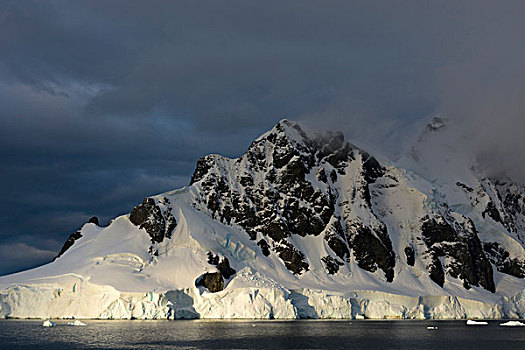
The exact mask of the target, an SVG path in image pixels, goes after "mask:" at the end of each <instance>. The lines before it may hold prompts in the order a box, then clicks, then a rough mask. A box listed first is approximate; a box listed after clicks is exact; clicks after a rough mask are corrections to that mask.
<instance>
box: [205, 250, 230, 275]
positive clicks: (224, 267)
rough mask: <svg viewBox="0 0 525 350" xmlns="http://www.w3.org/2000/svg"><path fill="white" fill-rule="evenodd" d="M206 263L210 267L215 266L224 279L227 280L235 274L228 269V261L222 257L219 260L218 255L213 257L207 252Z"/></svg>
mask: <svg viewBox="0 0 525 350" xmlns="http://www.w3.org/2000/svg"><path fill="white" fill-rule="evenodd" d="M208 263H209V264H211V265H215V266H216V267H217V269H218V270H219V272H220V274H221V275H222V276H223V277H224V278H225V279H229V278H230V277H231V276H233V275H235V273H236V272H237V271H235V270H234V269H232V268H231V267H230V262H229V261H228V258H226V257H224V258H222V259H220V257H219V256H218V255H214V254H213V253H212V252H208Z"/></svg>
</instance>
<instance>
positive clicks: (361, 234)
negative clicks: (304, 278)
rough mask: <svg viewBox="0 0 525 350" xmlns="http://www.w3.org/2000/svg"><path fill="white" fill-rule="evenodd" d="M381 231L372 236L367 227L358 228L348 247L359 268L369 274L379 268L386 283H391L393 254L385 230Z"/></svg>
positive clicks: (392, 278)
mask: <svg viewBox="0 0 525 350" xmlns="http://www.w3.org/2000/svg"><path fill="white" fill-rule="evenodd" d="M383 230H384V231H381V230H378V231H375V232H374V233H375V234H374V233H373V231H372V230H371V229H370V228H368V227H364V226H362V227H358V228H357V230H356V231H355V233H354V235H353V236H352V237H351V240H350V245H351V247H352V250H353V252H354V256H355V259H356V261H357V265H358V266H359V267H360V268H362V269H364V270H367V271H370V272H375V271H376V270H377V269H378V268H380V269H381V270H383V272H384V273H385V277H386V280H387V282H392V281H393V280H394V266H395V254H394V252H393V250H392V242H391V241H390V238H389V237H388V235H387V234H386V228H384V229H383ZM347 231H350V230H347ZM378 233H380V234H378Z"/></svg>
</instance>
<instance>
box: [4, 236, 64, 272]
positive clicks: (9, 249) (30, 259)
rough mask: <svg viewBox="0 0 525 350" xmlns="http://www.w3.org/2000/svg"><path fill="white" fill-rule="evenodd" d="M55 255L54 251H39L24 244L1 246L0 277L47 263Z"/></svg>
mask: <svg viewBox="0 0 525 350" xmlns="http://www.w3.org/2000/svg"><path fill="white" fill-rule="evenodd" d="M56 255H57V254H56V252H54V251H50V250H44V249H39V248H36V247H33V246H31V245H28V244H25V243H13V244H2V245H0V256H1V257H2V265H1V266H0V276H1V275H4V274H7V273H12V272H16V271H20V270H24V269H25V268H28V267H33V266H35V265H41V264H44V263H47V262H49V261H51V260H52V259H53V258H54V257H55V256H56Z"/></svg>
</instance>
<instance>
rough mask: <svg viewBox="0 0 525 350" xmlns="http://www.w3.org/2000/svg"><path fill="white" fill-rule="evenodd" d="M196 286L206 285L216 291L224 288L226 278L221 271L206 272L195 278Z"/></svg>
mask: <svg viewBox="0 0 525 350" xmlns="http://www.w3.org/2000/svg"><path fill="white" fill-rule="evenodd" d="M195 286H197V287H205V288H207V289H208V290H209V291H210V292H212V293H216V292H220V291H221V290H223V289H224V280H223V279H222V276H221V274H220V273H219V272H206V273H204V274H202V275H201V276H199V277H198V278H197V279H196V280H195Z"/></svg>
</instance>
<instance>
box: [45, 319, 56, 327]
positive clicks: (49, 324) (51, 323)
mask: <svg viewBox="0 0 525 350" xmlns="http://www.w3.org/2000/svg"><path fill="white" fill-rule="evenodd" d="M42 326H43V327H54V326H56V324H55V323H54V322H51V321H49V320H45V321H44V323H42Z"/></svg>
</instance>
